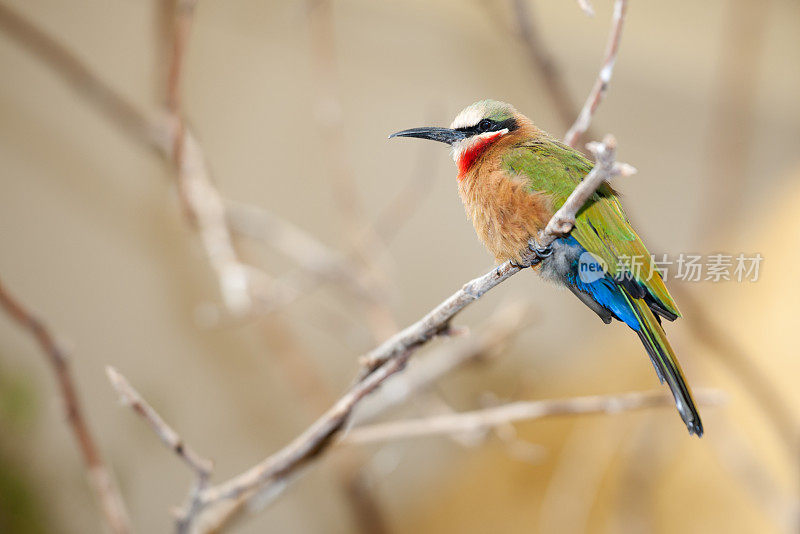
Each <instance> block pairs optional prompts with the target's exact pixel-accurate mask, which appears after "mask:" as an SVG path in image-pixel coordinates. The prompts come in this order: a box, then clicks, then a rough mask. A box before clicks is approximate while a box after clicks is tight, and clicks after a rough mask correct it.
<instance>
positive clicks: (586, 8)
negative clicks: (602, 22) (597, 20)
mask: <svg viewBox="0 0 800 534" xmlns="http://www.w3.org/2000/svg"><path fill="white" fill-rule="evenodd" d="M578 7H580V8H581V10H582V11H583V12H584V14H586V16H587V17H594V7H593V6H592V3H591V2H590V1H589V0H578Z"/></svg>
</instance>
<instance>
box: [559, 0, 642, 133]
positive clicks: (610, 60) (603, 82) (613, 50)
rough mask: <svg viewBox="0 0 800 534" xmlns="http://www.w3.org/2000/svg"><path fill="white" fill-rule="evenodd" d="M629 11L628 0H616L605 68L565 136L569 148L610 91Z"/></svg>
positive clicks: (584, 129) (602, 69)
mask: <svg viewBox="0 0 800 534" xmlns="http://www.w3.org/2000/svg"><path fill="white" fill-rule="evenodd" d="M627 9H628V0H616V2H615V3H614V16H613V18H612V19H611V32H610V33H609V35H608V44H607V45H606V53H605V59H604V60H603V66H602V67H601V69H600V73H599V74H598V75H597V80H596V81H595V83H594V87H592V90H591V92H590V93H589V97H588V98H587V99H586V103H584V105H583V108H582V109H581V112H580V113H579V114H578V118H577V119H576V120H575V123H574V124H573V125H572V126H571V127H570V129H569V130H568V131H567V133H566V135H564V142H565V143H567V144H568V145H569V146H575V145H576V144H577V143H578V139H579V138H580V136H581V135H583V133H584V132H586V130H587V129H588V128H589V125H590V124H591V122H592V117H593V116H594V112H595V111H597V107H598V106H599V105H600V102H601V101H602V100H603V96H604V95H605V93H606V91H607V90H608V85H609V84H610V83H611V75H612V74H613V72H614V63H615V62H616V61H617V52H618V51H619V42H620V39H621V38H622V25H623V23H624V22H625V13H626V11H627Z"/></svg>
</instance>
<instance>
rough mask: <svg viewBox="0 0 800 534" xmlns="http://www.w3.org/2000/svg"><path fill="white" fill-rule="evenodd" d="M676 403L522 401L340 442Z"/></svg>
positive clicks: (709, 395)
mask: <svg viewBox="0 0 800 534" xmlns="http://www.w3.org/2000/svg"><path fill="white" fill-rule="evenodd" d="M696 398H697V401H698V402H699V403H701V404H705V405H709V404H710V405H716V404H719V403H720V402H721V400H722V396H721V394H720V392H719V391H716V390H698V391H697V394H696ZM672 404H673V400H672V397H671V396H669V395H665V394H664V393H663V392H662V391H643V392H633V393H623V394H620V395H597V396H591V397H573V398H568V399H548V400H539V401H520V402H512V403H508V404H503V405H501V406H496V407H492V408H485V409H482V410H474V411H471V412H460V413H453V414H444V415H438V416H433V417H425V418H420V419H408V420H403V421H392V422H389V423H378V424H373V425H367V426H361V427H355V428H353V429H352V430H350V431H348V433H347V435H346V436H345V437H344V438H342V439H341V440H340V441H339V443H341V444H343V445H353V444H364V443H381V442H386V441H396V440H399V439H409V438H417V437H423V436H433V435H441V434H461V433H464V432H476V431H480V430H487V429H490V428H492V427H495V426H498V425H501V424H503V423H510V422H515V421H527V420H532V419H541V418H543V417H553V416H559V415H581V414H616V413H620V412H628V411H634V410H643V409H648V408H655V407H663V406H672Z"/></svg>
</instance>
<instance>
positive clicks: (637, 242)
mask: <svg viewBox="0 0 800 534" xmlns="http://www.w3.org/2000/svg"><path fill="white" fill-rule="evenodd" d="M503 165H504V167H505V169H506V170H508V171H509V172H512V173H515V174H517V175H519V176H523V177H525V178H526V179H527V180H528V183H529V184H530V190H531V191H539V192H543V193H546V194H548V195H550V198H551V199H552V201H553V208H554V209H558V208H560V207H561V206H562V205H563V204H564V202H565V201H566V200H567V197H568V196H569V195H570V193H572V191H573V189H575V186H576V185H577V184H578V183H579V182H580V181H581V180H582V179H583V177H584V176H586V175H587V174H588V173H589V171H591V170H592V167H593V164H592V162H591V161H589V160H588V159H587V158H586V157H585V156H584V155H583V154H581V153H580V152H578V151H577V150H575V149H574V148H571V147H569V146H567V145H565V144H563V143H561V142H559V141H556V140H554V139H552V138H547V137H543V138H538V139H530V140H528V141H526V142H524V143H522V144H520V145H517V146H515V147H513V148H511V149H510V150H509V151H508V153H507V154H506V155H505V156H504V157H503ZM572 236H573V237H574V238H575V239H576V240H577V241H578V243H580V244H581V246H582V247H583V248H585V249H586V250H588V251H589V252H591V253H592V254H594V255H596V256H597V257H599V258H600V259H602V260H603V262H604V263H605V266H606V269H607V271H608V272H609V274H611V275H612V276H617V275H620V274H623V273H621V272H620V271H622V270H623V269H625V266H626V265H630V263H631V258H635V261H636V263H637V264H638V265H640V267H639V269H638V273H637V269H633V271H634V272H633V273H631V274H634V275H636V274H638V276H634V277H635V279H636V280H637V282H639V284H640V285H641V286H643V287H644V288H645V289H646V290H647V291H648V292H649V293H650V294H651V295H652V296H653V298H655V299H656V300H657V301H658V302H659V303H660V304H661V305H662V306H663V307H664V308H666V309H667V310H669V311H671V312H672V313H674V314H675V315H680V312H679V311H678V307H677V306H676V305H675V301H674V300H673V299H672V297H671V296H670V294H669V292H668V291H667V288H666V286H665V285H664V281H663V280H662V279H661V276H659V275H658V273H657V272H655V271H653V269H652V267H651V264H652V260H651V257H650V253H649V252H648V251H647V248H646V247H645V246H644V243H642V240H641V239H640V238H639V236H638V235H636V232H635V231H634V230H633V228H632V227H631V225H630V222H629V221H628V218H627V217H626V216H625V213H624V212H623V210H622V205H621V204H620V202H619V199H618V198H617V195H616V193H615V192H614V190H613V189H612V188H611V187H610V186H609V185H608V184H603V185H602V186H601V187H600V188H599V189H598V190H597V192H596V193H595V194H594V195H593V196H592V198H591V200H590V201H589V202H587V203H586V205H585V206H584V207H583V208H582V209H581V210H580V211H579V212H578V215H577V217H576V221H575V228H574V229H573V230H572ZM625 270H630V269H625ZM651 273H652V276H651Z"/></svg>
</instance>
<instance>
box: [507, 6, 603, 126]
mask: <svg viewBox="0 0 800 534" xmlns="http://www.w3.org/2000/svg"><path fill="white" fill-rule="evenodd" d="M528 2H529V0H513V8H514V15H515V19H516V22H517V27H518V29H519V37H520V39H521V40H522V43H523V44H524V45H525V51H526V52H527V53H528V57H529V58H530V62H531V66H532V67H533V68H534V69H535V71H536V72H537V74H538V75H539V76H540V77H541V79H542V82H543V83H544V87H545V90H546V91H547V95H548V96H549V97H550V100H551V101H552V102H553V106H554V107H555V109H556V112H557V113H558V116H559V119H561V121H562V122H563V123H564V124H565V125H570V124H572V122H573V121H574V120H575V109H577V106H576V104H575V101H574V99H573V98H572V95H571V94H570V91H569V88H568V87H567V84H566V82H565V81H564V77H563V75H562V74H561V70H560V69H559V67H558V64H557V63H556V61H555V59H554V58H553V55H552V54H551V53H550V52H549V51H548V50H547V46H545V44H544V42H542V39H541V37H540V35H539V32H538V30H537V28H536V25H535V24H534V22H533V21H532V20H531V19H532V17H531V13H530V9H529V3H528ZM587 5H588V3H587ZM592 15H594V12H592ZM587 137H588V138H590V139H591V138H592V134H591V133H590V132H588V130H587Z"/></svg>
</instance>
